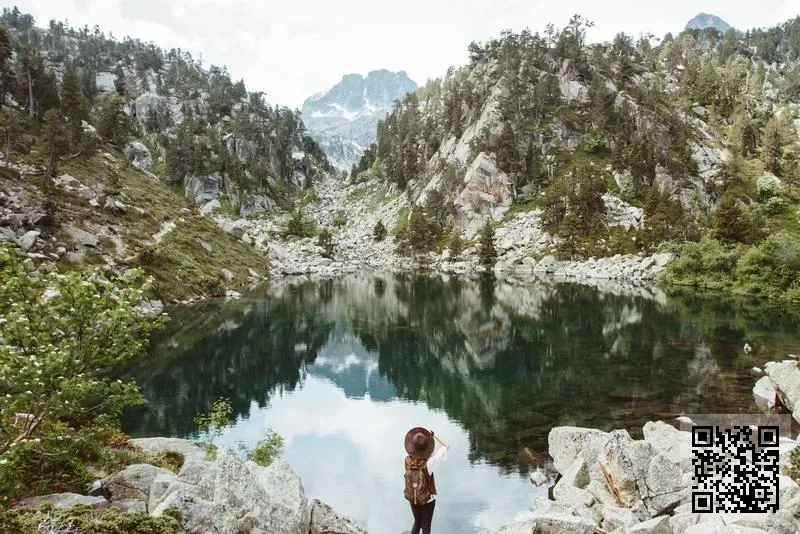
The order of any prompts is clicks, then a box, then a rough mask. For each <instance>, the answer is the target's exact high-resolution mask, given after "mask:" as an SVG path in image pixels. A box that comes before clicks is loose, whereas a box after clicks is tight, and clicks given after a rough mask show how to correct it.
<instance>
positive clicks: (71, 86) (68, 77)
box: [61, 62, 86, 149]
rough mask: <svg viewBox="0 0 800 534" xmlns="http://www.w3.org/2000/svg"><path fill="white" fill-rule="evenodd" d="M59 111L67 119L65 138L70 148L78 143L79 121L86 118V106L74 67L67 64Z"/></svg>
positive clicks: (62, 83)
mask: <svg viewBox="0 0 800 534" xmlns="http://www.w3.org/2000/svg"><path fill="white" fill-rule="evenodd" d="M61 110H62V112H63V114H64V115H65V116H66V117H67V138H68V141H69V146H70V148H73V149H74V147H75V146H76V145H77V144H78V143H79V142H80V138H81V133H82V128H81V121H83V119H84V118H85V116H86V111H85V110H86V106H85V99H84V97H83V93H82V92H81V88H80V82H79V81H78V74H77V72H75V65H74V64H73V63H72V62H68V63H67V65H66V67H65V68H64V77H63V78H62V80H61Z"/></svg>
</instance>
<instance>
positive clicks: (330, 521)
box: [308, 499, 367, 534]
mask: <svg viewBox="0 0 800 534" xmlns="http://www.w3.org/2000/svg"><path fill="white" fill-rule="evenodd" d="M308 534H367V529H365V528H364V527H362V526H361V525H359V524H358V523H356V522H355V521H353V520H352V519H350V518H349V517H342V516H339V515H337V514H336V512H334V511H333V508H331V507H330V506H328V505H327V504H325V503H324V502H322V501H320V500H317V499H314V501H313V502H312V503H311V522H310V525H309V529H308Z"/></svg>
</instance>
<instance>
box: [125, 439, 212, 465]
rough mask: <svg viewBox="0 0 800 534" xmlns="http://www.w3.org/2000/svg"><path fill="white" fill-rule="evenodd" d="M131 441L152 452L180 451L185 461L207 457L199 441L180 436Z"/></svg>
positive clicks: (201, 459) (200, 459)
mask: <svg viewBox="0 0 800 534" xmlns="http://www.w3.org/2000/svg"><path fill="white" fill-rule="evenodd" d="M131 443H133V444H134V445H136V446H137V447H139V448H141V449H142V450H143V451H145V452H147V453H150V454H158V453H160V452H167V451H172V452H179V453H181V454H182V455H183V458H184V461H186V462H188V461H189V460H193V461H203V460H205V459H206V451H205V450H204V449H202V448H201V447H200V446H199V445H198V443H199V442H197V441H191V440H188V439H180V438H136V439H132V440H131Z"/></svg>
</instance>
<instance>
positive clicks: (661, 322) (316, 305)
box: [126, 274, 797, 470]
mask: <svg viewBox="0 0 800 534" xmlns="http://www.w3.org/2000/svg"><path fill="white" fill-rule="evenodd" d="M171 315H172V316H173V320H172V321H171V323H170V324H169V326H168V330H166V331H165V332H163V333H162V335H161V336H160V337H159V338H158V339H157V340H156V341H155V343H154V347H153V354H152V356H151V357H150V358H149V359H147V361H145V362H142V363H141V365H140V366H139V367H137V368H136V369H133V370H132V371H131V374H132V376H133V377H134V378H135V379H136V380H137V382H138V383H139V384H140V386H141V388H142V391H143V393H144V395H145V398H146V399H147V400H148V401H149V404H148V406H147V407H146V408H144V409H140V410H138V411H136V412H133V413H131V414H130V416H129V417H128V418H127V420H126V429H127V430H128V431H129V432H130V433H131V434H133V435H136V436H144V435H171V436H187V435H190V434H192V433H193V431H194V429H195V428H194V424H193V418H194V416H195V415H197V414H198V413H199V412H203V411H206V410H208V409H209V407H210V406H211V403H212V402H213V401H214V399H216V398H219V397H229V398H230V399H231V400H232V402H233V406H234V410H235V417H246V416H247V415H248V413H249V411H250V410H251V406H252V403H255V404H257V405H258V406H260V407H264V406H266V405H267V404H268V403H269V402H270V399H272V398H275V397H276V396H280V395H281V394H282V392H284V391H293V390H296V389H298V388H302V386H303V383H304V381H305V380H306V378H307V377H308V376H314V377H318V378H323V379H325V380H328V381H330V382H331V383H333V384H335V385H336V386H337V387H338V388H340V389H341V390H342V391H343V392H344V394H345V395H346V396H347V397H352V398H368V399H370V400H371V401H372V402H390V401H392V400H394V399H405V400H408V401H413V402H421V403H424V404H426V405H427V406H428V407H429V408H432V409H435V410H443V411H444V412H445V413H446V414H447V416H448V417H449V418H450V419H451V420H454V421H457V422H458V423H459V424H460V425H462V426H463V428H464V429H465V431H466V432H467V434H468V436H469V447H470V459H471V460H472V461H478V460H486V461H489V462H492V463H494V464H496V465H498V466H501V467H503V468H504V469H516V468H523V470H524V467H525V464H526V462H527V461H528V460H526V459H525V458H524V456H525V455H520V451H526V450H533V451H544V450H545V449H546V446H547V433H548V432H549V430H550V428H552V427H553V426H557V425H579V426H592V427H598V428H605V429H611V428H619V427H623V428H629V429H630V430H631V432H632V433H633V434H635V433H637V432H640V429H641V426H642V424H643V423H644V422H646V421H647V420H651V419H666V418H670V417H674V416H675V415H676V414H678V413H681V412H686V413H721V412H725V413H744V412H754V411H755V410H756V409H755V406H754V404H753V402H752V396H751V394H750V388H751V387H752V382H753V380H752V378H751V377H750V376H749V374H748V370H749V369H750V368H751V367H752V366H753V365H761V364H763V362H764V361H766V360H768V359H769V358H770V357H771V356H774V355H782V354H785V351H787V350H796V349H797V337H796V332H797V323H796V322H793V320H792V319H790V318H787V317H785V316H783V315H782V314H780V313H779V311H778V310H774V309H771V308H768V307H764V306H760V305H758V306H756V305H753V303H749V302H748V303H743V304H741V305H739V304H735V303H731V302H730V301H718V300H715V299H704V298H699V297H696V296H693V297H690V298H685V297H670V298H665V297H664V298H660V299H652V298H646V297H644V296H639V295H636V294H631V293H626V292H620V291H604V290H603V289H597V288H593V287H587V286H583V285H578V284H555V283H552V282H547V281H537V282H527V283H517V282H512V281H509V280H501V281H495V280H493V279H482V280H480V281H466V280H460V279H457V278H449V277H446V276H441V275H419V276H413V275H408V274H402V275H395V274H391V275H388V274H387V275H378V276H367V275H363V274H362V275H360V276H356V275H354V276H349V277H343V278H337V279H329V280H324V281H304V280H299V281H294V282H291V281H284V282H282V283H281V284H279V285H275V286H273V287H272V288H270V289H266V290H264V291H263V292H262V293H260V294H254V295H251V296H249V297H248V298H245V299H241V300H237V301H231V302H225V303H223V302H211V303H206V304H204V305H202V306H198V307H192V308H191V309H187V310H175V311H173V312H172V314H171ZM745 340H748V341H749V342H750V343H751V344H753V345H754V346H756V347H758V350H757V351H756V352H755V353H753V354H750V355H747V354H744V353H743V352H742V350H741V347H742V345H743V344H744V341H745ZM792 344H794V345H792ZM526 447H527V448H528V449H526Z"/></svg>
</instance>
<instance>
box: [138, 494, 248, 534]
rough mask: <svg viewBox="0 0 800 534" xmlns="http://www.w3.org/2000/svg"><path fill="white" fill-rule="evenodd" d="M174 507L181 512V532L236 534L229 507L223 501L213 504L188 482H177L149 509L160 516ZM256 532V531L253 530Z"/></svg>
mask: <svg viewBox="0 0 800 534" xmlns="http://www.w3.org/2000/svg"><path fill="white" fill-rule="evenodd" d="M169 509H175V510H177V511H178V512H180V514H181V526H182V527H183V532H197V533H201V532H214V533H216V534H238V532H239V531H238V530H236V525H237V518H236V516H235V515H234V513H233V510H231V508H230V507H229V506H227V505H225V504H223V503H219V504H214V503H212V502H210V501H208V500H206V499H203V498H202V497H201V496H200V495H199V489H198V488H193V487H192V486H190V485H188V484H178V485H176V486H175V487H174V488H172V491H169V492H168V493H167V495H166V496H165V498H164V500H163V501H161V503H160V504H159V505H158V506H156V507H155V508H153V509H151V510H150V515H151V516H153V517H160V516H162V515H163V514H164V512H165V511H167V510H169ZM255 532H258V531H255Z"/></svg>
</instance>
